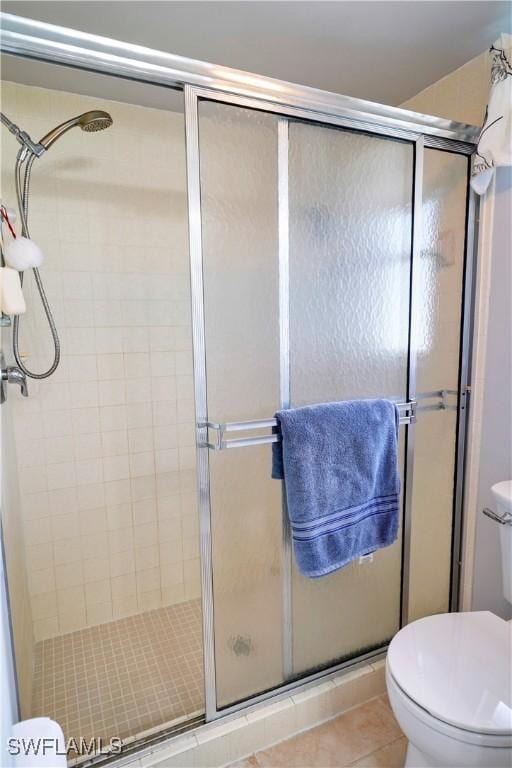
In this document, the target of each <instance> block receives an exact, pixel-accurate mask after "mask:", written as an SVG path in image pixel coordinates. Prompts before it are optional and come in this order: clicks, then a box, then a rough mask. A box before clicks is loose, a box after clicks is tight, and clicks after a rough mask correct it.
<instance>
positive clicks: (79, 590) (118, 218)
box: [2, 83, 200, 640]
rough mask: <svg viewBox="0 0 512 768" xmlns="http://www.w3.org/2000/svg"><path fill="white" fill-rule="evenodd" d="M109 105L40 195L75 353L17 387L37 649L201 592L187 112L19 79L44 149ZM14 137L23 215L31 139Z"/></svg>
mask: <svg viewBox="0 0 512 768" xmlns="http://www.w3.org/2000/svg"><path fill="white" fill-rule="evenodd" d="M93 108H96V109H98V108H99V109H105V110H107V111H108V112H110V113H111V114H112V117H113V119H114V124H113V126H112V127H111V128H110V129H109V130H106V131H102V132H99V133H84V132H82V131H80V130H79V129H74V130H72V131H70V132H69V133H67V134H66V135H65V136H64V137H63V138H61V139H60V140H59V141H58V142H57V143H56V144H55V145H54V146H53V147H52V148H51V150H50V151H49V152H48V153H47V154H46V155H45V156H44V157H43V158H41V159H40V160H38V161H37V162H36V163H35V166H34V171H33V181H32V190H31V198H30V224H31V234H32V237H33V238H34V239H35V240H36V241H37V242H38V243H39V244H40V245H41V247H42V248H43V250H44V252H45V256H46V260H45V263H44V265H43V268H42V275H43V278H44V280H45V284H46V286H47V292H48V296H49V299H50V303H51V305H52V308H53V311H54V315H55V319H56V323H57V327H58V329H59V333H60V337H61V341H62V360H61V364H60V366H59V368H58V370H57V372H56V374H55V375H54V376H52V377H51V378H50V379H47V380H44V381H34V380H31V381H29V390H30V397H29V398H28V399H24V398H21V397H20V396H19V395H18V394H17V393H15V392H12V391H11V393H10V397H11V401H12V405H13V422H14V433H15V440H16V452H17V460H18V466H19V488H20V498H21V507H22V517H23V527H24V537H25V544H26V562H27V570H28V575H29V590H30V595H31V606H32V614H33V631H34V636H35V639H36V640H41V639H43V638H46V637H51V636H55V635H59V634H62V633H66V632H70V631H73V630H77V629H80V628H83V627H85V626H91V625H94V624H98V623H102V622H105V621H109V620H111V619H115V618H118V617H124V616H128V615H131V614H134V613H137V612H140V611H145V610H148V609H151V608H158V607H160V606H163V605H167V604H170V603H175V602H180V601H183V600H189V599H193V598H197V597H198V596H199V594H200V586H199V559H198V558H199V555H198V535H197V534H198V530H197V528H198V526H197V509H196V496H195V449H194V402H193V381H192V352H191V330H190V297H189V276H188V249H187V224H186V221H187V218H186V197H185V162H184V125H183V115H182V114H178V113H173V112H166V111H162V110H156V109H148V108H142V107H139V106H135V105H130V104H126V103H118V102H113V101H104V100H102V99H97V98H89V97H85V96H79V95H75V94H72V93H65V92H61V91H52V90H46V89H41V88H34V87H28V86H23V85H18V84H14V83H3V87H2V109H3V111H5V112H6V114H7V115H8V116H9V117H10V118H11V119H13V120H14V121H15V122H17V123H19V124H20V125H21V126H23V128H24V129H26V130H27V131H28V132H29V133H30V134H31V135H32V136H34V137H36V138H37V137H38V136H41V135H43V134H44V133H45V132H46V131H47V130H49V129H50V128H52V127H53V126H55V125H56V124H58V123H59V122H61V121H63V120H65V119H67V118H69V117H70V116H72V115H76V114H79V113H81V112H84V111H86V110H88V109H93ZM2 140H3V152H2V181H3V188H2V199H3V200H4V201H5V202H7V203H9V204H11V205H12V204H13V201H14V191H13V163H14V157H15V153H16V151H17V149H18V145H17V143H16V141H15V139H14V138H13V137H12V136H11V135H10V134H8V133H7V132H3V134H2ZM25 291H26V297H27V304H28V311H27V315H26V317H24V318H23V319H22V333H21V345H20V346H21V351H22V353H23V354H24V355H26V362H27V363H28V365H29V367H32V368H33V369H36V370H42V369H44V368H45V367H47V366H48V364H49V361H51V359H52V357H51V343H50V335H49V332H48V327H47V324H46V320H45V318H44V316H43V314H42V311H41V308H40V302H39V300H38V298H37V296H36V295H35V293H34V289H33V281H32V279H31V278H30V277H27V281H26V288H25ZM11 389H13V388H11Z"/></svg>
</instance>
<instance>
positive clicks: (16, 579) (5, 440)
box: [0, 333, 34, 717]
mask: <svg viewBox="0 0 512 768" xmlns="http://www.w3.org/2000/svg"><path fill="white" fill-rule="evenodd" d="M2 336H5V333H4V334H2ZM12 418H13V414H12V407H11V403H10V402H9V400H8V401H7V402H6V403H4V404H3V405H2V411H1V427H0V430H1V479H2V500H1V510H2V539H3V546H4V551H5V563H6V573H7V583H8V588H9V606H10V613H11V626H12V637H13V644H14V658H15V663H16V671H17V682H18V696H19V703H20V708H21V716H22V717H29V716H30V708H31V698H32V677H33V670H34V634H33V628H32V606H31V599H30V593H29V582H28V575H27V568H26V556H25V541H24V534H23V524H22V518H21V503H20V495H19V489H18V469H17V466H16V448H15V444H14V429H13V424H12Z"/></svg>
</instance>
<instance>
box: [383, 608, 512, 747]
mask: <svg viewBox="0 0 512 768" xmlns="http://www.w3.org/2000/svg"><path fill="white" fill-rule="evenodd" d="M511 654H512V628H511V626H510V625H509V624H508V622H506V621H503V619H500V618H498V617H497V616H495V615H494V614H492V613H490V612H488V611H482V612H471V613H452V614H441V615H436V616H428V617H426V618H424V619H420V620H418V621H415V622H413V623H412V624H409V625H408V626H406V627H404V628H403V629H402V630H400V632H398V634H397V635H396V636H395V637H394V638H393V640H392V641H391V644H390V646H389V650H388V657H387V668H388V672H389V674H390V676H391V678H392V680H393V681H394V682H395V683H396V685H397V686H398V689H399V690H400V691H401V692H402V694H403V695H405V697H406V698H407V699H409V700H410V702H411V703H412V704H415V705H416V706H417V707H418V708H419V710H420V713H421V710H423V711H424V712H425V714H426V715H427V716H429V718H432V720H430V719H429V725H430V727H433V728H436V729H438V730H443V728H442V726H443V724H444V725H447V726H449V727H450V728H451V729H456V731H457V732H461V733H460V736H459V738H460V739H461V740H464V741H466V742H469V743H472V742H473V738H472V736H471V734H473V735H474V737H475V738H476V740H477V741H478V742H479V743H480V744H482V743H488V744H489V745H491V744H492V742H494V743H495V744H496V746H498V744H497V743H496V742H501V743H503V741H505V742H507V743H508V742H509V737H510V736H512V692H511V690H510V689H511V685H510V670H511ZM436 723H437V724H438V725H437V726H436ZM464 732H466V733H465V734H464Z"/></svg>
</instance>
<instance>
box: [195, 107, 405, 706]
mask: <svg viewBox="0 0 512 768" xmlns="http://www.w3.org/2000/svg"><path fill="white" fill-rule="evenodd" d="M198 128H199V141H198V149H199V157H200V205H201V226H202V261H201V278H202V287H203V300H204V304H203V307H204V343H205V351H204V361H205V370H204V374H205V376H204V379H205V389H206V412H205V414H204V416H205V418H206V419H207V420H208V422H210V423H220V424H225V423H226V422H244V421H249V420H251V421H253V420H263V421H264V420H268V419H271V418H272V417H273V415H274V413H275V411H276V410H278V409H279V408H280V407H289V406H300V405H303V404H306V403H315V402H326V401H335V400H344V399H353V398H364V397H390V398H396V399H397V400H399V401H401V402H403V401H405V400H406V399H407V371H408V342H409V311H410V269H411V243H412V189H413V160H414V151H413V145H412V144H411V142H404V141H399V140H392V139H387V138H381V137H378V136H375V135H366V134H363V133H358V132H354V131H348V130H344V129H339V128H332V127H327V126H322V125H316V124H311V123H305V122H296V121H289V120H288V119H285V118H282V117H279V116H277V115H274V114H270V113H265V112H262V111H259V110H255V109H247V108H243V107H242V108H241V107H238V106H234V105H230V104H223V103H219V102H216V101H208V100H202V99H200V100H199V101H198ZM214 429H215V428H214ZM403 432H404V430H401V456H403V445H402V442H403ZM217 434H219V433H218V431H217ZM220 434H221V438H222V436H223V433H222V432H221V433H220ZM249 434H252V435H253V434H254V433H253V432H251V433H249V432H244V431H243V430H242V431H240V429H239V431H238V436H241V437H242V439H243V437H244V436H248V435H249ZM256 434H260V433H256ZM267 434H268V431H267ZM224 436H225V435H224ZM204 450H205V456H207V458H206V461H205V466H206V462H207V467H206V473H207V485H208V493H209V497H208V502H209V509H208V511H209V516H210V517H209V525H210V526H211V548H210V552H209V555H210V556H211V566H212V567H211V577H212V584H211V588H212V602H213V618H212V636H213V638H214V656H215V665H214V666H215V687H216V701H215V707H216V708H217V710H218V709H222V708H225V707H227V706H229V705H231V704H234V703H236V702H239V701H241V700H243V699H246V698H249V697H252V696H254V695H257V694H259V693H262V692H265V691H267V690H270V689H272V688H275V687H277V686H279V685H281V684H283V683H284V682H286V681H287V680H291V679H293V678H297V677H300V676H302V675H303V673H304V672H306V671H310V670H314V669H316V668H319V667H326V666H329V665H330V664H331V663H333V662H336V661H339V660H342V659H344V658H348V657H354V656H356V655H358V654H359V653H360V652H362V651H364V650H368V649H370V648H371V649H373V648H376V647H380V646H382V645H384V644H385V643H386V642H387V641H388V640H389V639H390V637H391V636H392V635H393V634H394V633H395V632H396V631H397V629H398V628H399V621H400V595H401V542H400V540H398V541H397V542H395V544H394V545H393V546H392V547H390V548H388V549H387V550H384V551H382V552H379V553H377V554H375V556H374V558H373V560H372V561H371V562H368V561H365V562H364V563H361V564H360V563H354V564H352V565H350V566H348V567H347V568H345V569H343V570H342V571H340V572H338V573H336V574H333V575H332V576H329V577H326V578H323V579H320V580H316V581H310V580H307V579H305V578H303V577H302V576H301V575H300V574H299V573H298V572H297V571H296V569H295V566H294V564H293V556H292V552H291V547H290V541H289V533H288V530H287V525H286V515H285V514H283V508H282V504H283V502H282V487H281V483H279V482H277V481H275V480H272V479H271V477H270V469H271V446H270V445H269V444H268V443H267V444H262V445H254V444H252V445H251V446H250V447H247V446H244V447H242V446H240V447H236V448H235V449H232V450H221V451H214V450H208V449H206V448H205V449H204ZM401 463H402V464H403V460H402V461H401ZM369 616H370V617H372V619H371V621H368V617H369Z"/></svg>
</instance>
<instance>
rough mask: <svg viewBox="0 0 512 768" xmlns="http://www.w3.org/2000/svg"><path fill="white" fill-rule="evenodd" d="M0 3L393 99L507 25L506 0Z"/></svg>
mask: <svg viewBox="0 0 512 768" xmlns="http://www.w3.org/2000/svg"><path fill="white" fill-rule="evenodd" d="M2 10H3V11H5V12H7V13H14V14H17V15H20V16H26V17H30V18H34V19H39V20H42V21H47V22H50V23H53V24H60V25H61V26H67V27H74V28H76V29H79V30H81V31H85V32H92V33H96V34H101V35H105V36H107V37H114V38H117V39H119V40H123V41H126V42H132V43H138V44H141V45H146V46H149V47H151V48H155V49H159V50H162V51H168V52H171V53H176V54H179V55H182V56H187V57H189V58H194V59H202V60H203V61H209V62H212V63H215V64H221V65H225V66H231V67H236V68H238V69H243V70H247V71H250V72H256V73H258V74H263V75H269V76H272V77H277V78H280V79H283V80H288V81H291V82H296V83H301V84H304V85H310V86H313V87H317V88H322V89H325V90H329V91H334V92H337V93H343V94H346V95H348V96H356V97H359V98H364V99H369V100H371V101H378V102H381V103H384V104H390V105H398V104H401V103H402V102H403V101H405V100H406V99H408V98H409V97H411V96H413V95H415V94H416V93H418V91H420V90H422V89H423V88H425V87H426V86H428V85H430V84H431V83H433V82H435V81H436V80H439V78H441V77H443V76H444V75H446V74H448V73H449V72H451V71H453V70H454V69H456V68H457V67H459V66H461V65H462V64H464V63H465V62H466V61H468V60H469V59H471V58H473V57H474V56H476V55H478V54H479V53H481V52H482V51H483V50H485V48H487V47H488V46H489V45H490V44H491V43H492V42H493V41H494V40H495V38H496V37H498V35H499V34H500V32H502V31H512V29H511V14H510V3H509V2H500V1H494V2H477V1H475V2H473V0H470V1H468V2H466V1H465V0H457V1H456V2H451V1H450V0H442V1H441V2H436V1H435V0H434V1H428V2H421V1H419V0H409V1H407V0H406V1H404V2H395V1H393V2H388V1H387V0H381V1H380V2H371V1H369V0H367V1H360V2H341V1H339V2H336V1H334V2H323V1H322V0H316V1H315V2H308V1H307V0H305V1H304V2H294V1H290V2H274V1H267V2H252V1H250V0H248V1H247V2H237V1H236V0H233V1H232V2H216V1H215V0H212V1H210V2H202V1H200V0H198V1H197V2H196V1H195V0H189V2H171V1H167V0H160V1H159V2H153V1H152V0H148V1H147V2H139V1H138V0H130V1H128V2H126V1H125V2H119V1H117V2H104V1H103V0H90V2H82V0H75V1H73V2H46V1H45V0H39V1H38V2H24V0H16V1H15V2H9V1H8V0H7V1H6V0H4V2H2ZM3 60H4V61H5V65H4V69H3V77H4V78H6V79H11V80H12V79H14V80H19V81H21V82H29V83H32V84H36V85H42V86H45V85H46V87H52V88H65V89H66V90H73V88H70V83H72V85H73V86H74V89H75V90H76V91H78V92H87V89H86V90H85V91H84V88H85V86H84V85H81V84H80V82H78V85H77V80H76V78H77V73H75V72H72V73H71V75H70V71H69V70H65V68H62V67H58V68H57V67H52V66H46V67H42V66H41V65H40V64H34V63H31V62H21V61H19V60H15V59H13V58H12V57H3ZM83 77H85V78H86V79H87V78H90V77H92V76H90V75H87V74H86V75H84V76H82V79H83ZM108 80H109V78H105V79H104V85H103V86H102V84H101V83H102V78H99V79H98V80H97V85H96V84H95V85H94V94H95V95H97V96H105V97H107V98H115V97H116V96H117V98H118V100H123V101H124V100H126V101H130V100H134V101H136V102H137V103H141V99H142V101H143V102H144V103H151V104H152V105H153V106H157V105H158V104H157V102H158V98H159V96H154V95H153V94H150V95H148V96H141V94H140V86H139V91H136V87H135V86H133V89H134V90H133V91H131V90H130V84H128V83H126V84H124V85H123V86H122V87H121V88H120V89H119V92H118V91H116V87H114V91H116V96H115V95H113V93H112V86H111V85H109V84H108V83H107V81H108ZM87 82H89V81H87ZM91 82H92V81H91ZM95 82H96V81H95ZM98 89H99V90H98ZM158 92H160V89H158ZM154 93H156V91H154ZM153 101H155V103H153Z"/></svg>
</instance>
